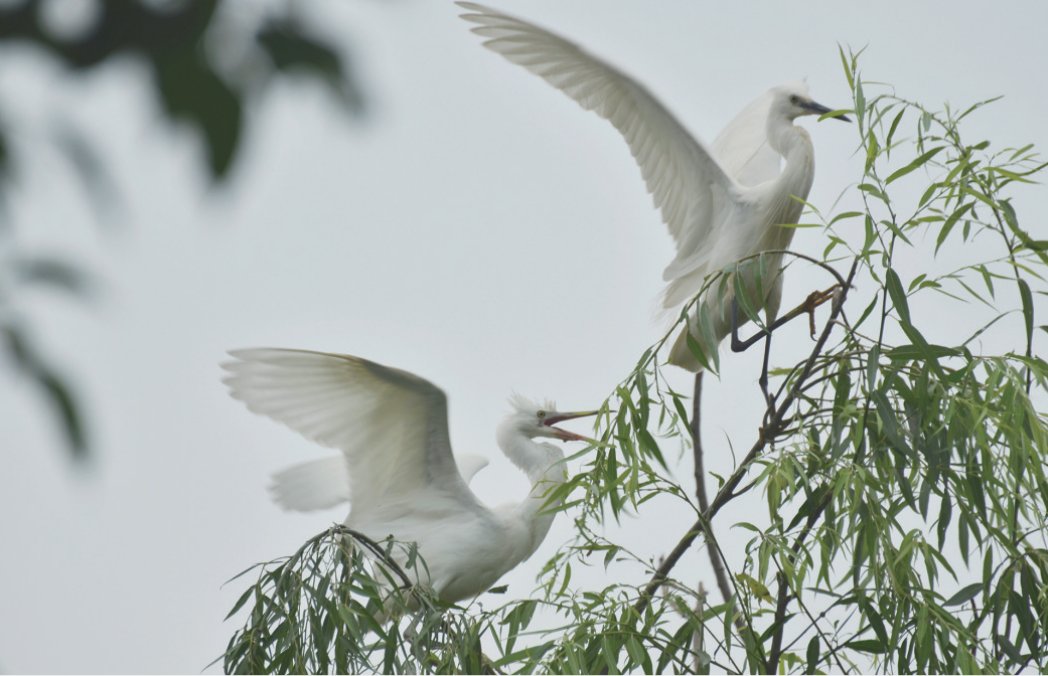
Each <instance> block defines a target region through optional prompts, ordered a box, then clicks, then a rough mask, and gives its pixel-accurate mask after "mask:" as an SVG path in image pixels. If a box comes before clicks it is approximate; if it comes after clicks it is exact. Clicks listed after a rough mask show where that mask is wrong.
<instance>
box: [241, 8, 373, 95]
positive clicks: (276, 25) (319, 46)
mask: <svg viewBox="0 0 1048 676" xmlns="http://www.w3.org/2000/svg"><path fill="white" fill-rule="evenodd" d="M256 39H257V41H258V44H259V45H260V46H261V47H262V49H263V50H264V51H265V52H266V54H268V55H269V58H270V60H271V61H272V62H273V66H274V67H275V68H276V69H277V70H280V71H284V72H287V73H303V74H305V75H311V76H313V77H316V78H319V79H320V80H321V81H323V82H325V83H326V84H327V85H328V86H329V87H330V88H331V90H332V91H334V92H335V93H337V94H338V95H339V96H340V97H341V98H342V100H343V101H344V103H345V104H346V105H347V106H348V107H349V108H350V110H353V111H355V112H360V110H361V109H362V108H363V103H364V99H363V97H362V96H361V94H360V91H359V90H358V89H357V88H356V85H355V84H354V82H353V80H351V79H350V78H349V77H348V76H347V73H346V67H345V63H344V59H343V58H342V57H341V56H340V55H339V53H338V52H337V51H335V49H334V48H333V47H332V46H330V45H328V44H325V43H323V42H321V41H320V40H319V39H318V38H315V37H312V36H309V35H306V33H305V32H304V31H303V30H302V28H301V27H300V26H298V25H297V24H296V23H295V22H293V21H292V20H290V19H286V18H285V19H278V20H273V21H270V22H269V23H267V24H266V25H265V26H263V27H262V28H261V29H260V30H259V31H258V34H257V36H256Z"/></svg>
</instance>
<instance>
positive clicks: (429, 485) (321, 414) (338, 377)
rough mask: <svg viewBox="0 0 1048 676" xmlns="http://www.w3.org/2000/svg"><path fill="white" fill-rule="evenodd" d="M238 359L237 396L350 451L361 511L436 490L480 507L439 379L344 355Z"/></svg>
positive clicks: (230, 381) (291, 353)
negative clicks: (458, 456) (458, 455)
mask: <svg viewBox="0 0 1048 676" xmlns="http://www.w3.org/2000/svg"><path fill="white" fill-rule="evenodd" d="M230 355H231V356H232V357H233V358H234V359H235V361H232V362H228V363H225V364H223V367H224V368H225V369H226V371H227V372H228V373H227V375H226V377H225V379H224V380H225V382H226V384H227V385H228V386H229V390H230V394H231V395H232V396H233V397H234V398H236V399H239V400H240V401H242V402H244V403H245V404H246V405H247V407H248V409H250V410H251V411H253V412H255V413H258V414H260V415H264V416H267V417H270V418H272V419H274V420H276V421H278V422H281V423H283V424H285V425H287V426H288V427H290V428H291V429H293V430H295V431H296V432H299V433H300V434H302V435H303V436H305V437H306V438H308V439H311V440H313V441H315V442H317V443H318V444H321V445H323V446H328V447H331V448H337V449H339V450H341V451H342V452H343V454H344V455H345V459H346V462H348V470H349V491H348V495H349V496H352V502H353V510H354V512H355V513H358V514H359V513H361V512H364V511H366V509H367V506H368V505H369V504H379V503H380V502H382V501H383V500H384V501H386V502H388V501H389V499H390V498H395V497H397V496H401V495H409V494H412V493H415V492H419V491H426V490H434V489H435V490H439V491H442V492H445V493H449V494H451V495H453V496H455V497H456V498H457V499H460V500H462V501H464V502H467V503H469V504H475V503H476V498H475V497H474V496H473V493H472V492H471V491H470V490H469V488H468V487H467V486H466V482H465V481H464V480H463V478H462V476H461V475H460V473H459V469H458V466H457V465H456V464H455V459H454V457H453V456H452V453H451V443H450V441H449V439H448V418H447V397H446V396H445V395H444V392H443V391H441V389H440V388H438V387H436V386H435V385H433V384H432V383H430V382H429V381H427V380H424V379H423V378H420V377H418V376H416V375H414V374H412V373H408V372H407V371H402V370H400V369H395V368H390V367H388V366H383V365H381V364H377V363H375V362H371V361H368V360H366V359H360V358H359V357H353V356H350V355H343V354H331V353H325V352H311V351H307V350H286V349H275V348H259V349H248V350H236V351H233V352H230ZM332 466H333V465H325V467H326V468H328V469H330V467H332ZM319 467H320V466H319V465H317V466H314V468H313V471H315V470H317V469H318V468H319ZM302 476H306V477H308V476H309V475H308V474H307V475H302ZM278 477H279V475H278ZM299 478H301V477H299ZM279 483H280V482H279V478H278V484H279ZM340 495H346V493H345V492H344V491H341V492H340V491H333V492H332V495H331V496H329V497H328V498H325V499H321V500H319V502H320V503H329V502H330V501H331V500H335V499H336V498H337V497H338V496H340ZM379 498H382V500H380V499H379ZM296 499H298V498H296ZM300 501H301V500H300Z"/></svg>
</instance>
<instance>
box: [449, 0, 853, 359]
mask: <svg viewBox="0 0 1048 676" xmlns="http://www.w3.org/2000/svg"><path fill="white" fill-rule="evenodd" d="M457 4H458V5H459V6H460V7H462V8H464V9H465V10H467V12H468V13H466V14H463V15H462V16H463V18H464V19H466V20H467V21H470V22H472V23H475V24H477V26H476V27H475V28H473V32H475V33H477V34H478V35H481V36H482V37H484V38H485V42H484V45H485V46H486V47H488V48H489V49H491V50H492V51H494V52H496V53H498V54H501V55H502V56H504V57H505V58H506V59H508V60H509V61H512V62H513V63H516V64H518V65H521V66H523V67H525V68H527V69H528V70H530V71H531V72H533V73H535V74H536V75H538V76H540V77H542V78H543V79H544V80H546V81H547V82H548V83H550V84H551V85H553V86H554V87H556V88H557V89H560V90H561V91H563V92H564V93H565V94H567V95H568V96H570V97H571V98H572V99H574V100H575V101H577V102H578V103H579V105H581V106H582V107H583V108H585V109H586V110H592V111H593V112H595V113H596V114H597V115H599V116H601V117H603V118H605V119H606V120H608V121H609V122H611V124H612V125H614V126H615V128H616V129H618V130H619V132H620V133H621V134H622V136H623V138H624V139H625V140H626V143H627V145H628V146H629V149H630V152H631V153H632V154H633V157H634V159H635V160H636V162H637V164H638V166H639V167H640V171H641V175H642V176H643V178H644V182H645V183H646V184H647V187H648V191H649V192H650V193H651V195H652V197H653V198H654V202H655V206H656V207H657V208H658V209H659V211H660V213H661V215H662V220H663V221H664V222H665V224H666V226H667V227H668V228H669V231H670V235H672V237H673V240H674V243H675V244H676V248H677V255H676V257H675V258H674V259H673V261H671V262H670V264H669V265H668V266H667V267H666V269H665V271H664V272H663V279H664V280H665V281H666V282H667V283H668V284H667V286H666V289H665V292H664V294H663V299H662V300H663V306H664V308H665V309H666V310H668V311H673V310H679V308H680V307H681V306H682V305H684V304H685V303H687V302H688V301H690V300H691V299H692V298H693V297H694V296H695V295H696V294H697V293H698V292H699V291H700V290H701V288H702V286H703V284H704V282H705V280H706V278H707V276H708V275H709V274H711V273H714V272H718V271H720V270H722V269H724V268H725V267H727V266H729V265H731V264H733V263H735V262H736V261H738V260H739V259H740V258H744V257H747V256H752V255H754V254H757V253H760V252H762V251H777V250H783V249H785V248H786V247H788V246H789V244H790V240H791V238H792V235H793V230H792V229H789V228H781V227H777V226H778V224H780V223H796V222H797V219H798V218H799V216H800V212H801V208H802V205H801V203H800V202H799V201H798V199H799V200H803V199H805V198H806V197H807V195H808V191H809V189H810V188H811V182H812V177H813V175H814V162H813V151H812V146H811V140H810V139H809V137H808V134H807V132H805V131H804V130H803V129H800V128H799V127H796V126H794V124H793V120H794V119H795V118H796V117H799V116H801V115H812V114H820V113H826V112H829V109H828V108H826V107H825V106H821V105H819V104H817V103H814V102H813V101H812V100H811V98H810V97H809V96H808V90H807V86H806V85H804V84H803V83H791V84H787V85H782V86H780V87H775V88H774V89H771V90H770V91H768V92H767V93H766V94H764V95H762V96H761V97H760V98H758V99H757V100H755V101H754V102H753V103H751V104H750V105H749V106H747V107H746V108H744V109H743V111H742V112H741V113H740V114H739V115H738V116H737V117H736V118H735V119H734V120H733V121H732V122H731V123H729V124H728V126H727V127H726V128H725V129H724V131H723V132H721V134H720V136H718V138H717V140H716V141H715V142H714V145H713V150H712V152H711V151H708V150H706V148H704V147H703V145H702V144H701V143H699V142H698V141H697V140H696V139H695V138H693V137H692V136H691V134H689V133H688V132H687V130H685V128H684V127H683V126H682V125H681V124H680V123H679V122H678V121H677V120H676V118H674V116H673V115H672V114H671V113H670V112H669V111H668V110H667V109H666V108H665V107H664V106H663V105H662V104H661V103H659V101H658V100H657V99H656V98H655V97H654V96H652V95H651V94H650V93H649V92H648V90H647V89H645V88H644V87H643V86H642V85H641V84H639V83H638V82H636V81H635V80H633V79H632V78H630V77H629V76H627V75H625V74H623V73H621V72H620V71H618V70H616V69H615V68H613V67H611V66H609V65H608V64H606V63H604V62H602V61H601V60H599V59H597V58H596V57H594V56H592V55H590V54H588V53H587V52H586V51H584V50H583V49H581V48H580V47H578V46H577V45H575V44H573V43H572V42H569V41H568V40H565V39H563V38H560V37H558V36H556V35H554V34H552V33H550V32H549V31H546V30H544V29H542V28H539V27H537V26H534V25H532V24H530V23H527V22H525V21H521V20H520V19H516V18H514V17H511V16H507V15H505V14H502V13H500V12H497V11H495V10H492V9H489V8H487V7H484V6H482V5H478V4H475V3H471V2H459V3H457ZM838 119H845V118H838ZM780 158H783V159H785V160H786V166H785V169H783V170H782V171H781V172H780ZM795 198H796V199H795ZM781 265H782V261H781V255H772V256H770V257H769V260H768V261H766V263H765V269H766V270H768V271H770V274H769V275H768V278H765V279H763V280H762V281H763V284H762V285H761V287H762V288H761V289H758V288H757V284H756V278H755V274H754V270H753V268H752V266H751V267H749V268H742V269H740V271H739V274H740V276H741V278H742V279H741V280H740V281H741V282H742V284H743V285H744V287H745V288H746V291H747V296H748V297H751V298H754V299H757V298H759V295H757V293H758V291H760V292H761V293H762V294H763V299H761V304H762V305H763V308H764V310H765V311H766V313H767V315H768V317H769V321H770V320H771V319H773V318H774V316H775V314H776V313H777V312H778V308H779V302H780V299H781V295H782V281H781V275H780V274H779V273H780V270H781ZM733 299H734V291H733V290H732V286H731V284H728V285H727V286H726V287H725V293H722V294H710V295H709V296H708V297H707V300H706V310H705V311H706V313H708V315H709V316H710V318H711V320H712V332H711V333H712V343H711V341H710V340H709V338H708V337H706V336H703V335H702V334H701V333H697V332H696V333H694V334H693V335H694V337H695V338H696V340H698V342H699V344H700V345H701V346H702V348H703V352H704V353H705V354H706V355H707V357H708V358H709V359H711V360H713V359H715V358H716V356H715V355H716V350H717V345H718V344H719V343H720V341H721V340H722V339H723V338H724V337H725V336H726V335H728V334H729V333H730V332H731V308H732V300H733ZM740 318H741V319H745V315H740ZM694 321H695V320H694V315H693V317H692V320H691V325H692V326H694ZM669 361H670V362H671V363H673V364H676V365H678V366H681V367H683V368H686V369H688V370H691V371H700V370H702V366H701V364H700V362H699V361H698V360H697V359H696V358H695V356H694V355H693V354H692V352H691V350H690V349H689V348H688V345H687V341H686V338H685V335H684V332H683V331H682V332H681V335H680V336H678V338H677V340H676V342H675V343H674V345H673V347H672V349H671V351H670V356H669Z"/></svg>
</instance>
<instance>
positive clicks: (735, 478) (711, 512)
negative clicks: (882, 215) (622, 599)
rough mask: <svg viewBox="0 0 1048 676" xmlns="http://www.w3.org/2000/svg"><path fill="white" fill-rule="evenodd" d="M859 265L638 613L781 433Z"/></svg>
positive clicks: (652, 581) (656, 577) (650, 587)
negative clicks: (779, 400)
mask: <svg viewBox="0 0 1048 676" xmlns="http://www.w3.org/2000/svg"><path fill="white" fill-rule="evenodd" d="M858 265H859V259H858V258H856V259H855V260H854V261H853V262H852V266H851V270H850V271H849V272H848V277H847V279H846V280H845V283H844V284H842V285H841V287H840V291H839V292H838V294H837V297H836V298H835V299H834V301H833V307H832V309H831V311H830V317H829V319H828V320H827V321H826V324H825V325H824V326H823V330H822V333H820V334H819V338H818V339H817V340H816V342H815V347H814V348H813V349H812V352H811V354H810V355H809V356H808V359H807V361H806V362H805V364H804V368H802V369H801V372H800V375H799V376H798V377H797V380H796V381H795V382H794V385H793V387H792V388H790V391H789V392H788V393H787V394H786V396H785V397H784V398H783V401H782V404H780V405H779V407H778V408H777V409H776V410H775V414H774V415H773V416H772V417H771V419H770V420H769V422H768V424H767V425H766V426H765V427H763V428H762V429H761V430H760V431H759V432H758V435H757V440H756V441H755V442H754V444H753V446H752V447H751V448H750V450H749V452H748V453H747V454H746V456H745V457H744V458H743V459H742V462H741V463H740V464H739V466H738V468H736V470H735V471H734V472H733V473H732V475H731V476H730V477H728V479H727V481H725V482H724V485H723V486H721V488H720V490H719V491H717V495H716V496H714V498H713V502H711V503H710V505H709V507H708V508H707V509H705V510H703V511H702V513H701V514H700V516H699V519H698V520H697V521H696V522H695V523H694V524H693V525H692V526H691V527H690V528H689V529H688V530H687V532H685V533H684V535H683V536H682V537H681V539H680V540H679V541H678V542H677V545H676V546H675V547H674V548H673V550H672V551H671V552H670V553H669V554H668V555H667V556H666V558H665V559H664V560H663V562H662V565H660V566H659V567H658V569H657V570H656V571H655V573H654V574H653V575H652V577H651V579H650V580H649V581H648V584H647V585H645V587H644V590H643V591H642V592H641V595H640V598H639V599H637V602H636V603H635V604H634V609H635V610H636V611H637V612H638V613H640V612H643V611H644V609H645V608H647V607H648V604H649V603H651V599H652V596H653V595H654V594H655V592H657V591H658V590H659V587H661V586H662V584H663V582H665V581H666V578H667V577H668V576H669V574H670V571H672V570H673V568H674V566H676V565H677V563H678V562H679V561H680V559H681V557H682V556H684V553H685V552H687V551H688V548H689V547H691V544H692V543H693V542H694V541H695V538H696V537H698V536H699V534H700V533H703V532H705V531H706V524H708V523H709V522H710V521H711V520H712V519H713V517H714V516H716V514H717V512H719V511H720V510H721V509H722V508H723V507H724V505H726V504H728V503H729V502H731V500H732V499H734V498H735V497H736V496H737V494H736V493H734V490H735V487H736V486H738V485H739V483H741V482H742V479H743V477H745V476H746V473H747V472H748V471H749V468H750V465H751V464H752V463H753V461H754V460H755V459H756V458H757V456H758V455H760V453H761V451H763V450H764V448H765V447H766V446H767V445H768V443H769V441H771V440H772V439H773V438H774V437H775V435H776V434H777V433H778V431H779V427H780V426H781V425H782V421H783V420H784V419H785V417H786V413H787V412H788V411H789V410H790V407H791V406H793V402H794V401H795V400H796V398H797V395H798V393H799V392H800V389H801V387H802V386H803V385H804V382H805V381H806V380H807V379H808V376H810V375H811V373H812V370H813V368H814V366H815V361H816V360H817V359H818V357H819V355H820V354H821V353H822V350H823V348H824V347H825V346H826V341H827V340H829V337H830V333H831V331H832V330H833V327H834V326H836V319H837V316H838V315H840V313H841V309H842V308H843V306H844V301H845V299H846V298H847V297H848V291H849V289H850V288H851V282H852V280H853V279H854V277H855V272H856V270H857V269H858Z"/></svg>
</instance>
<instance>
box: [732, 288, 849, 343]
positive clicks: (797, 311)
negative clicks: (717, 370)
mask: <svg viewBox="0 0 1048 676" xmlns="http://www.w3.org/2000/svg"><path fill="white" fill-rule="evenodd" d="M838 286H840V285H839V284H834V285H833V286H831V287H830V288H828V289H826V290H825V291H813V292H811V293H810V294H808V297H807V298H805V299H804V302H803V303H801V304H800V305H798V306H797V307H795V308H793V309H792V310H790V311H789V312H787V313H786V314H784V315H783V316H781V317H779V318H778V319H776V320H775V321H774V322H772V323H771V324H769V325H768V326H767V327H766V328H763V329H761V330H760V331H758V332H757V333H756V334H755V335H753V336H750V337H749V338H747V339H746V340H741V339H740V338H739V305H738V303H737V302H736V301H735V300H734V299H732V301H731V351H732V352H744V351H746V350H748V349H750V347H752V346H753V344H754V343H756V342H757V341H758V340H760V339H761V338H764V337H765V336H770V335H771V332H772V331H774V330H775V329H777V328H779V327H780V326H782V325H783V324H786V323H788V322H791V321H793V320H794V319H796V318H797V317H799V316H800V315H804V314H806V315H808V327H809V329H810V331H811V335H812V337H813V338H814V337H815V308H817V307H819V306H820V305H822V304H823V303H825V302H826V301H828V300H830V299H832V298H833V296H834V295H835V294H836V292H837V287H838Z"/></svg>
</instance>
